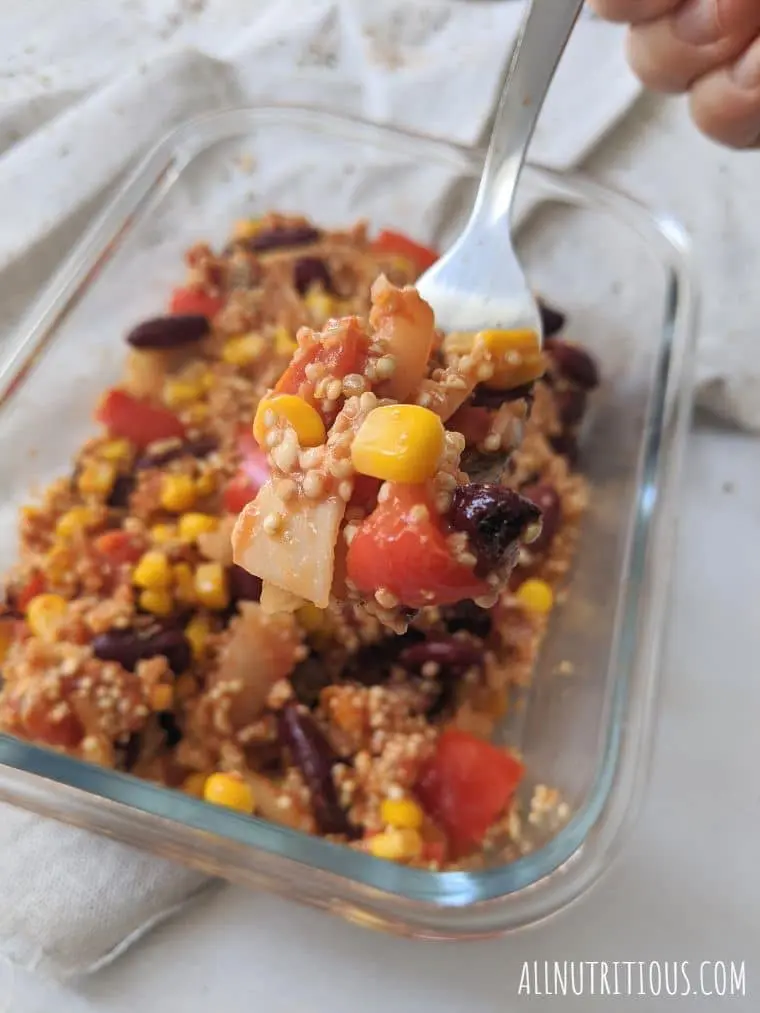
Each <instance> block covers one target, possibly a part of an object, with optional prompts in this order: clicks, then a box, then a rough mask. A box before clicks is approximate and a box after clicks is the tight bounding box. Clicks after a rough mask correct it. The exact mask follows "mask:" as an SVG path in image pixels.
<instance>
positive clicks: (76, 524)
mask: <svg viewBox="0 0 760 1013" xmlns="http://www.w3.org/2000/svg"><path fill="white" fill-rule="evenodd" d="M93 519H94V518H93V515H92V510H90V509H89V508H88V507H81V506H80V507H72V508H71V510H67V511H66V513H65V514H61V516H60V517H59V518H58V523H57V524H56V526H55V533H56V535H57V536H58V537H59V538H64V539H66V538H74V536H75V535H81V534H82V532H84V531H86V530H87V528H88V527H89V526H90V525H91V524H92V523H93Z"/></svg>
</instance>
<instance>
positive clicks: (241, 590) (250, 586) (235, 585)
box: [227, 563, 261, 602]
mask: <svg viewBox="0 0 760 1013" xmlns="http://www.w3.org/2000/svg"><path fill="white" fill-rule="evenodd" d="M227 578H228V582H229V588H230V598H231V599H232V600H233V601H234V602H237V601H258V600H259V598H261V577H256V576H255V575H254V574H252V573H249V572H248V571H247V570H244V569H243V567H242V566H238V565H237V563H233V564H232V566H230V567H229V568H228V570H227Z"/></svg>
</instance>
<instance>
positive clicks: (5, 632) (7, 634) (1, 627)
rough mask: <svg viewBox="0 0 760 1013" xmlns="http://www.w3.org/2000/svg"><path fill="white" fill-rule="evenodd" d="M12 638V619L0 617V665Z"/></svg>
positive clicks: (8, 649)
mask: <svg viewBox="0 0 760 1013" xmlns="http://www.w3.org/2000/svg"><path fill="white" fill-rule="evenodd" d="M13 640H14V636H13V620H12V619H0V665H2V663H3V661H5V658H6V655H7V654H8V651H10V649H11V644H12V643H13Z"/></svg>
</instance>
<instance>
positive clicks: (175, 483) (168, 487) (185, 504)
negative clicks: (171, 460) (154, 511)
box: [161, 475, 197, 514]
mask: <svg viewBox="0 0 760 1013" xmlns="http://www.w3.org/2000/svg"><path fill="white" fill-rule="evenodd" d="M196 495H197V491H196V488H195V482H193V480H192V478H190V476H189V475H166V476H164V480H163V483H162V485H161V506H162V507H163V508H164V510H168V511H170V513H173V514H183V513H185V511H186V510H190V509H191V508H192V507H193V506H194V505H195V499H196Z"/></svg>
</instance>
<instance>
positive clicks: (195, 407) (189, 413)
mask: <svg viewBox="0 0 760 1013" xmlns="http://www.w3.org/2000/svg"><path fill="white" fill-rule="evenodd" d="M209 414H210V409H209V406H208V405H207V404H204V402H202V401H196V402H195V403H194V404H189V405H188V406H187V408H185V409H184V410H183V412H182V419H183V420H184V422H185V423H186V424H187V425H189V426H199V425H200V424H201V423H202V422H205V421H206V419H207V418H208V417H209Z"/></svg>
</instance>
